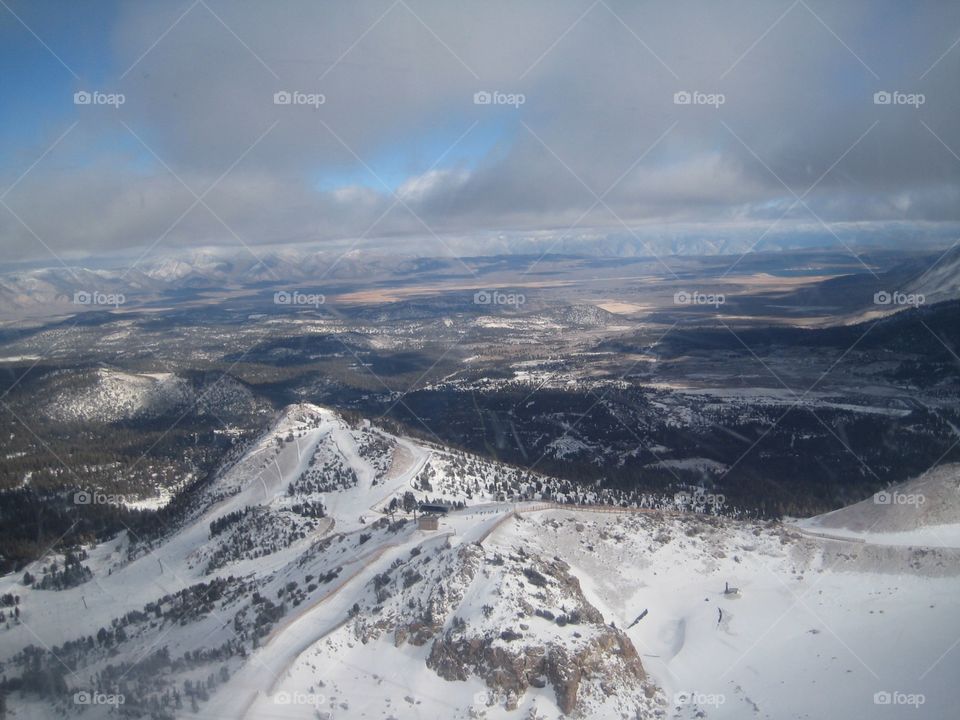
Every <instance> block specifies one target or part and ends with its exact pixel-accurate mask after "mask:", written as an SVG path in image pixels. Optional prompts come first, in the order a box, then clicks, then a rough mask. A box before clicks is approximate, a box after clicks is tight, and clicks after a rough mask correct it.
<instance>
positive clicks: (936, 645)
mask: <svg viewBox="0 0 960 720" xmlns="http://www.w3.org/2000/svg"><path fill="white" fill-rule="evenodd" d="M951 477H955V476H951V475H949V472H947V473H946V474H944V475H942V476H941V475H936V476H935V477H934V478H933V480H931V478H930V477H928V478H926V481H928V484H927V485H926V486H924V487H925V490H926V492H928V493H931V495H932V494H934V493H935V492H941V493H942V494H940V495H937V506H938V507H940V508H941V509H939V510H937V511H936V513H935V515H931V516H930V517H935V518H936V519H937V520H938V522H939V521H940V520H942V519H944V518H948V519H949V518H950V517H952V516H951V515H950V513H951V512H953V513H955V512H956V511H957V508H956V505H957V500H956V498H954V497H953V496H951V495H950V494H949V493H947V492H946V491H947V490H949V489H951V488H952V487H953V486H952V485H951V484H950V482H952V481H951V480H950V478H951ZM551 482H552V480H551V479H550V478H543V477H539V476H538V477H536V478H530V477H528V476H526V475H525V474H524V473H522V472H520V471H519V470H517V469H514V468H509V467H505V466H500V465H497V464H495V463H491V462H489V461H486V460H483V459H481V458H477V457H473V456H469V455H465V454H463V453H459V452H455V451H451V450H448V449H445V448H441V447H437V446H428V445H426V444H424V443H422V442H418V441H413V440H410V439H408V438H402V437H395V436H391V435H389V434H387V433H385V432H383V431H381V430H378V429H376V428H374V427H372V426H370V425H369V424H361V425H360V426H358V427H357V426H351V425H349V424H348V423H347V422H345V421H344V420H343V419H342V418H341V417H339V416H338V415H337V414H336V413H334V412H332V411H330V410H327V409H324V408H319V407H316V406H312V405H306V404H304V405H296V406H291V407H290V408H288V409H287V410H286V411H285V412H284V413H283V414H282V415H281V416H279V417H278V418H277V419H276V420H275V422H274V423H273V425H272V426H271V427H270V428H269V429H268V430H267V431H266V432H264V434H263V435H262V436H261V437H260V438H259V439H258V440H257V441H256V442H255V443H253V444H252V445H251V446H250V447H249V448H248V449H247V450H246V452H245V453H244V454H243V455H242V456H241V457H240V458H239V459H237V460H236V461H235V462H232V463H231V464H228V465H226V466H225V467H223V468H222V470H221V472H220V473H219V474H217V475H216V476H215V477H214V478H213V480H212V481H211V482H210V483H209V484H208V485H207V486H206V487H205V488H204V489H203V490H202V491H201V492H200V494H199V495H198V496H197V497H196V498H194V504H193V510H192V511H191V512H190V514H189V515H188V517H187V518H186V519H185V520H183V521H182V522H181V523H180V524H179V525H178V526H177V527H170V528H168V529H167V532H166V533H165V534H164V536H163V537H162V538H158V539H156V540H154V541H153V542H151V543H146V542H142V541H138V540H137V538H134V537H130V536H128V535H127V534H124V535H121V536H119V537H118V538H116V539H114V540H112V541H110V542H107V543H103V544H101V545H98V546H96V547H93V548H89V549H88V553H89V556H88V557H87V558H85V559H84V560H83V563H84V564H85V565H86V566H87V567H89V568H90V570H91V571H92V574H93V577H92V578H91V579H89V580H87V581H86V582H83V583H81V584H79V585H77V586H75V587H71V588H69V589H66V590H61V591H51V590H40V589H37V588H35V587H29V586H26V585H24V583H23V578H22V575H20V574H18V575H16V576H6V577H3V578H0V595H3V594H5V593H12V594H16V595H19V596H20V602H19V609H20V618H19V620H16V619H13V620H11V621H10V622H9V623H8V625H9V626H8V627H0V662H3V663H4V673H5V674H6V675H7V676H8V677H17V678H20V677H22V678H23V687H21V688H20V689H15V690H14V691H12V692H11V693H10V694H9V696H8V698H7V705H8V707H10V708H12V709H13V710H14V711H15V712H16V713H17V715H16V717H37V718H53V717H74V716H79V715H80V714H81V711H82V716H83V717H86V718H99V717H110V716H112V715H111V713H112V710H113V706H112V705H109V704H97V703H93V704H86V705H77V704H76V703H75V702H74V699H73V698H74V695H73V694H74V693H76V692H88V693H93V694H94V695H93V697H101V696H98V695H96V693H97V692H100V693H103V694H104V695H103V696H102V697H107V698H108V697H111V696H112V695H111V694H113V695H122V696H123V698H124V703H123V704H124V707H123V711H124V713H126V714H127V715H130V716H134V717H136V716H141V717H147V716H153V717H160V718H163V717H170V718H180V717H198V718H208V717H210V718H212V717H218V718H244V717H246V718H260V717H277V718H285V717H289V718H318V717H320V718H329V719H330V720H333V719H345V718H358V717H359V718H384V719H386V718H397V719H398V720H400V719H404V718H425V717H429V718H434V717H444V718H448V717H449V718H481V717H483V718H491V719H494V718H510V717H512V718H534V717H538V718H556V717H563V716H570V717H589V718H618V719H619V718H634V717H641V718H644V717H651V718H652V717H670V718H674V717H676V718H692V717H707V718H743V717H757V718H807V717H809V718H821V717H843V718H874V717H910V718H927V717H931V718H941V717H951V714H950V712H951V710H952V709H953V706H954V705H955V703H954V697H955V692H954V691H953V684H954V683H953V679H954V678H955V677H956V674H957V669H958V668H960V656H958V655H954V654H953V653H952V652H951V651H952V650H953V649H954V647H953V646H954V645H955V644H956V643H955V641H956V639H957V638H958V637H960V612H958V610H960V607H958V606H960V550H958V549H955V548H953V547H906V546H897V545H892V544H880V543H875V542H873V541H872V539H866V540H865V538H863V537H861V538H859V539H856V540H853V539H851V540H846V539H831V538H828V537H824V536H822V535H817V534H815V533H817V532H821V531H822V532H826V533H832V534H835V533H837V532H841V531H842V528H841V527H840V525H839V524H837V523H836V522H834V521H833V520H830V519H829V518H830V516H824V518H826V520H825V519H824V518H821V519H818V520H815V521H810V522H808V523H802V524H801V525H802V527H801V525H790V524H781V523H763V524H761V523H755V522H741V521H734V520H730V519H727V518H720V517H715V516H712V515H703V514H686V513H680V512H675V511H673V512H664V511H661V510H654V509H643V510H640V509H637V510H634V511H631V512H626V511H623V512H615V513H614V512H601V511H599V509H597V508H594V509H589V508H587V507H584V506H581V507H576V508H573V509H566V508H564V509H556V508H555V507H553V506H550V505H549V504H546V503H543V502H538V500H537V498H538V496H539V494H540V490H538V488H542V487H544V486H548V485H550V483H551ZM407 493H412V494H413V496H414V498H415V499H416V500H418V501H423V500H426V499H431V500H434V501H436V500H446V501H452V502H462V503H465V505H466V506H465V507H463V508H462V509H455V510H453V511H452V512H450V513H449V514H448V515H447V516H446V517H444V518H443V519H441V521H440V525H439V529H438V530H436V531H431V530H423V529H420V528H419V527H418V526H417V524H416V523H415V522H414V521H413V518H412V516H410V515H408V514H406V513H404V512H403V510H402V506H403V498H404V495H405V494H407ZM571 497H573V496H571ZM575 497H576V498H577V500H578V502H593V501H594V498H593V497H592V496H591V495H590V494H583V495H577V496H575ZM394 499H395V500H397V501H398V502H397V503H394V509H393V514H388V513H387V510H388V509H389V508H390V504H391V503H390V501H391V500H394ZM943 506H948V509H946V510H944V509H942V508H943ZM849 511H850V512H849V515H850V516H851V517H853V516H856V515H858V513H860V511H859V510H857V506H852V508H850V509H849ZM841 516H842V513H838V514H837V515H835V516H834V517H841ZM891 522H892V521H891ZM898 522H899V521H898ZM906 522H907V521H906V520H904V521H903V523H906ZM921 525H922V523H920V524H918V523H917V522H916V516H914V525H912V526H909V525H905V524H900V525H886V526H882V525H881V524H878V525H877V527H878V528H879V527H881V526H882V527H884V529H885V530H888V531H894V530H895V531H898V532H910V531H915V530H917V529H918V527H920V526H921ZM850 527H852V528H854V529H856V527H857V526H855V525H850ZM851 532H852V531H851ZM49 561H50V558H46V559H45V560H44V561H43V562H39V563H35V564H34V565H33V566H32V567H31V568H29V570H30V571H31V572H32V573H33V574H34V575H38V576H40V575H41V574H42V572H43V566H44V565H46V564H47V563H48V562H49ZM726 583H729V584H730V585H733V586H736V587H737V588H739V593H738V594H730V595H726V594H724V592H723V591H724V586H725V584H726ZM644 613H645V614H644ZM641 616H642V617H641ZM30 646H32V649H28V648H29V647H30ZM44 683H46V684H44ZM37 687H43V688H45V690H44V691H43V692H38V691H37V689H36V688H37ZM878 693H880V694H879V695H877V694H878ZM883 693H892V694H891V695H890V696H889V697H890V700H891V702H890V703H889V704H879V705H878V704H876V703H875V701H874V700H875V695H876V697H877V699H878V700H879V701H880V702H881V703H882V701H883V700H884V699H885V698H886V697H887V696H886V695H883ZM896 693H901V694H900V695H897V694H896ZM921 698H922V703H921V702H920V699H921Z"/></svg>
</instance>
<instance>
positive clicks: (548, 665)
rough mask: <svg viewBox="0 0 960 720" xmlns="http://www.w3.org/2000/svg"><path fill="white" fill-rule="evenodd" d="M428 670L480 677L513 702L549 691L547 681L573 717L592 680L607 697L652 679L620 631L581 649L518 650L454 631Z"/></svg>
mask: <svg viewBox="0 0 960 720" xmlns="http://www.w3.org/2000/svg"><path fill="white" fill-rule="evenodd" d="M427 665H428V666H429V667H431V668H433V669H434V670H435V671H436V672H437V674H438V675H439V676H440V677H442V678H443V679H445V680H466V679H467V678H468V677H469V676H470V675H471V674H474V675H478V676H480V677H482V678H483V679H484V680H485V681H486V683H487V685H488V686H489V687H490V688H491V689H493V690H495V691H496V692H497V693H498V694H502V695H504V696H506V697H508V698H509V697H515V698H516V697H521V696H522V695H523V694H524V693H525V692H526V690H527V688H529V687H531V686H533V687H543V686H544V684H545V683H544V682H543V680H542V679H543V678H546V681H547V682H549V684H550V685H551V686H552V687H553V689H554V692H555V693H556V697H557V706H558V707H559V708H560V710H561V711H562V712H564V713H565V714H568V715H571V714H577V711H578V709H579V708H578V699H579V696H580V688H581V684H582V683H583V682H584V680H585V679H587V678H589V679H594V680H597V681H598V682H599V684H600V686H601V689H602V690H603V692H604V693H605V694H607V695H612V694H613V693H614V692H615V691H616V689H618V688H621V689H622V688H623V687H624V686H627V687H629V685H630V684H631V683H633V684H637V685H638V686H640V687H642V686H643V683H644V681H645V679H646V676H645V674H644V671H643V666H642V665H641V663H640V658H639V656H638V655H637V651H636V649H635V648H634V647H633V643H631V642H630V639H629V638H627V636H626V635H624V634H623V633H622V632H620V631H619V630H614V629H607V630H605V631H602V632H601V633H600V634H599V635H598V636H596V637H595V638H593V639H592V640H591V641H590V642H589V643H587V644H586V645H585V646H582V647H580V648H578V649H576V650H568V649H567V648H566V647H564V646H562V645H555V644H545V645H534V646H526V647H524V648H521V649H518V650H516V651H514V650H512V649H510V648H504V647H497V646H495V640H494V639H493V638H489V637H479V636H472V637H465V636H464V635H463V634H462V633H458V632H457V631H455V630H449V631H447V632H445V633H444V634H443V636H441V637H439V638H437V640H435V641H434V643H433V647H432V648H431V650H430V655H429V657H428V658H427ZM508 709H509V708H508Z"/></svg>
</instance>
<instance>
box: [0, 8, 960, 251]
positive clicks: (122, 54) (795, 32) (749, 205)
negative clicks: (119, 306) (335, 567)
mask: <svg viewBox="0 0 960 720" xmlns="http://www.w3.org/2000/svg"><path fill="white" fill-rule="evenodd" d="M188 8H190V9H189V11H187V12H186V14H184V12H185V11H186V10H187V9H188ZM49 12H51V13H54V14H55V12H56V11H55V9H51V10H50V11H49ZM42 17H43V14H42V13H40V14H31V16H30V20H29V21H30V22H31V23H36V22H37V20H36V18H42ZM104 20H106V21H107V22H108V23H109V33H110V38H111V43H110V46H109V48H108V49H107V50H104V49H103V48H99V47H98V48H93V47H91V48H85V51H86V53H87V54H90V53H92V54H94V55H96V62H92V61H91V65H92V66H95V67H96V70H97V72H94V71H93V69H88V68H87V67H86V65H85V64H84V63H83V62H81V61H79V60H76V59H75V57H80V58H83V57H86V55H85V54H84V53H81V52H76V53H73V54H69V59H68V60H67V62H68V63H70V64H71V67H73V66H76V70H77V72H78V75H80V77H81V78H83V80H81V81H78V82H76V83H75V85H76V87H75V89H97V88H99V89H101V90H103V91H104V92H122V93H123V94H124V97H125V102H124V104H123V105H122V106H121V107H119V108H110V107H90V106H75V105H73V102H72V93H71V96H69V97H68V96H66V95H64V94H63V93H62V92H60V91H59V90H54V88H53V86H51V87H50V89H49V91H48V90H47V89H46V86H43V87H38V88H37V97H36V112H37V117H36V120H35V122H36V124H37V126H38V127H43V128H46V132H45V135H46V138H45V140H44V141H43V142H40V143H36V144H34V145H30V146H26V145H25V146H23V147H20V148H18V152H17V153H16V154H15V158H16V160H17V162H15V163H6V164H5V169H4V170H3V176H2V179H3V180H5V181H6V182H5V185H4V186H5V187H6V186H9V185H10V184H12V183H14V182H15V181H16V180H17V178H18V177H19V176H20V175H21V174H22V173H23V172H24V171H26V170H27V169H28V168H29V167H30V165H31V163H32V162H33V160H35V159H36V158H38V157H40V156H41V155H43V153H44V152H45V151H46V150H47V148H48V147H49V145H50V144H51V143H52V142H53V141H54V140H55V139H56V138H57V137H58V136H59V135H60V134H61V133H63V131H64V130H65V129H66V128H67V127H68V126H69V125H70V124H71V123H72V122H74V121H77V123H78V124H77V126H76V129H74V130H73V131H71V132H70V133H68V135H67V136H66V137H65V138H64V139H63V140H62V141H61V143H60V144H58V145H57V146H56V147H55V148H54V149H53V150H51V151H50V152H49V153H48V154H47V155H44V156H43V157H42V159H41V160H40V162H38V163H37V164H36V166H35V167H33V169H32V170H30V171H29V173H28V174H27V175H26V176H25V177H24V178H23V179H22V180H21V181H20V182H19V183H18V184H17V185H16V187H15V188H14V189H13V190H12V191H11V192H10V193H9V194H8V195H7V196H5V197H4V202H5V203H7V204H8V205H9V208H10V210H11V211H12V212H8V211H7V210H6V209H4V208H3V207H2V206H0V237H2V238H3V241H2V242H3V244H4V248H5V250H6V255H7V257H8V258H10V259H15V258H25V257H40V256H45V255H47V249H46V248H45V247H44V246H47V247H49V249H50V250H51V251H53V252H56V253H58V254H60V253H64V254H83V253H100V252H106V251H112V250H119V249H124V248H141V249H145V248H149V247H151V246H153V247H154V248H155V250H154V251H155V252H160V251H168V250H170V249H175V248H179V247H190V246H200V245H209V244H217V243H224V244H236V243H238V242H241V241H242V242H244V243H249V244H251V245H253V244H261V243H280V242H295V241H309V242H318V243H323V242H325V241H332V240H338V239H343V238H358V237H360V236H364V237H367V238H376V237H386V236H389V237H396V236H397V235H403V234H407V233H410V234H416V235H418V236H420V235H423V234H424V233H425V231H426V228H429V230H430V231H431V232H437V233H445V234H452V235H457V236H463V235H470V234H476V236H477V237H492V235H490V233H495V232H497V231H505V232H509V233H522V232H527V231H536V230H539V229H557V228H559V229H561V230H563V229H565V228H567V227H569V226H570V225H574V226H575V227H574V229H575V230H576V229H586V228H589V229H590V233H599V234H600V235H603V234H604V233H605V232H606V233H608V234H611V235H614V234H616V233H622V232H624V231H625V228H624V226H629V227H636V226H641V225H642V226H650V225H652V224H658V223H659V224H660V225H661V226H664V227H667V226H669V225H671V224H675V223H699V224H703V225H704V226H705V227H709V225H710V224H711V223H729V222H740V223H743V228H744V232H745V233H751V232H752V230H751V228H752V225H751V223H756V222H760V223H772V222H773V221H775V220H777V219H778V218H779V217H780V216H781V215H783V214H784V213H785V212H786V213H787V215H786V218H785V220H784V222H788V223H793V224H795V225H796V226H798V227H799V226H801V225H803V224H808V225H810V226H811V227H813V228H821V229H822V225H821V224H820V220H822V221H823V222H825V223H828V224H831V225H832V224H836V225H837V227H839V228H842V227H848V226H847V225H843V224H844V223H848V224H849V223H870V222H873V223H900V222H914V223H936V222H942V223H951V222H955V221H958V220H960V202H958V199H960V158H958V157H956V156H955V154H954V153H957V154H960V87H958V86H957V85H956V82H955V79H956V77H957V76H958V74H960V48H955V49H954V50H953V51H952V52H947V53H946V54H945V55H943V57H942V58H941V59H940V60H939V61H938V58H939V57H940V56H941V54H943V53H944V51H946V50H948V48H950V46H951V44H952V43H953V42H954V40H955V37H954V35H953V34H955V29H956V27H957V26H958V25H960V6H956V4H953V3H926V4H904V3H900V2H896V1H895V0H889V1H888V2H879V3H878V2H868V0H857V1H854V2H847V3H842V4H837V3H828V2H813V1H812V0H811V1H810V2H806V3H799V4H794V5H791V4H789V3H786V2H784V3H770V2H766V1H761V0H756V1H753V2H742V1H741V2H729V3H722V4H720V3H715V2H710V1H708V0H702V1H700V2H690V3H683V4H677V3H659V4H658V3H643V4H637V3H627V2H613V1H612V0H611V1H608V2H603V3H597V4H592V5H591V3H589V2H569V1H561V2H553V1H551V2H547V1H546V0H544V1H543V2H530V3H520V4H518V3H514V2H485V3H469V4H465V3H448V2H439V1H431V2H425V1H414V0H405V1H404V2H396V3H393V2H390V1H383V2H358V3H342V4H340V3H338V4H323V5H321V4H317V3H313V2H302V3H298V2H284V3H279V4H260V3H243V2H223V1H216V0H208V2H207V3H205V4H197V5H194V6H190V5H185V4H171V3H166V2H156V3H126V4H123V5H121V6H120V7H119V9H118V10H117V11H116V14H114V15H110V16H109V17H107V18H102V17H95V16H91V18H90V22H91V23H102V22H103V21H104ZM32 26H33V25H32ZM35 29H36V30H37V32H38V34H39V35H40V36H44V32H43V30H44V28H43V27H35ZM77 30H78V32H77V33H76V35H77V38H82V37H83V28H82V27H81V28H77ZM24 32H26V31H24ZM28 40H29V41H31V42H32V41H33V40H32V38H29V37H27V38H26V39H25V40H24V42H26V41H28ZM73 42H75V43H80V44H82V40H80V39H78V40H74V41H73ZM54 49H55V50H56V48H54ZM98 53H99V54H98ZM104 67H108V68H109V70H106V71H103V68H104ZM13 72H15V73H23V74H25V77H23V78H17V79H18V83H17V84H18V86H22V85H23V84H24V83H28V84H29V81H30V73H31V72H32V71H31V69H30V67H29V66H17V69H15V70H13ZM63 72H64V73H66V71H65V70H64V71H63ZM90 77H96V78H97V79H96V81H95V82H94V81H91V80H90V79H89V78H90ZM70 79H71V81H72V78H70ZM37 81H38V82H40V81H41V78H39V77H38V78H37ZM480 91H487V92H491V93H495V92H501V93H504V94H510V93H513V94H518V93H522V95H523V96H524V100H525V101H524V102H523V104H514V105H510V104H496V103H490V104H475V103H474V95H475V93H477V92H480ZM682 91H686V92H690V93H696V92H700V93H704V94H713V95H717V94H721V95H722V96H723V103H722V105H719V106H716V105H709V104H695V103H691V104H685V105H678V104H675V102H674V95H675V93H677V92H682ZM878 91H891V92H893V91H901V92H903V93H913V94H916V93H920V94H923V96H924V102H923V104H922V105H920V106H917V105H909V104H886V105H878V104H875V103H874V93H876V92H878ZM278 92H289V93H301V94H302V95H303V96H304V97H307V96H313V97H314V98H315V100H314V101H313V102H301V103H297V102H291V103H287V104H276V103H275V102H274V96H275V93H278ZM319 96H322V102H321V101H319V100H316V98H317V97H319ZM18 107H19V106H18ZM28 120H29V121H34V118H29V119H28V118H23V119H22V121H23V122H27V121H28ZM31 158H32V159H31ZM318 177H323V178H327V180H326V181H325V182H323V183H320V184H319V185H318V182H317V178H318ZM330 178H333V179H334V180H335V179H337V178H341V179H342V180H341V181H340V182H331V181H330ZM209 188H212V189H210V190H209V194H207V195H203V194H204V192H205V191H207V190H208V189H209ZM0 192H2V190H0ZM196 195H201V196H203V200H202V202H198V201H197V199H196ZM798 197H799V198H801V199H800V200H798ZM398 198H399V201H401V202H398ZM598 198H602V199H600V200H598ZM191 205H193V206H194V207H193V208H192V209H190V208H191ZM12 213H16V215H17V216H18V217H15V216H14V215H13V214H12ZM181 215H182V216H183V217H182V218H181ZM604 228H606V230H604ZM427 234H428V235H429V234H430V233H429V232H428V233H427ZM828 234H829V233H828ZM38 238H39V240H38ZM41 241H42V242H41Z"/></svg>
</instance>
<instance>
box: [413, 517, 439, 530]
mask: <svg viewBox="0 0 960 720" xmlns="http://www.w3.org/2000/svg"><path fill="white" fill-rule="evenodd" d="M417 527H419V528H420V529H421V530H437V529H439V527H440V516H439V515H434V514H432V513H430V514H428V515H421V516H420V519H419V520H417Z"/></svg>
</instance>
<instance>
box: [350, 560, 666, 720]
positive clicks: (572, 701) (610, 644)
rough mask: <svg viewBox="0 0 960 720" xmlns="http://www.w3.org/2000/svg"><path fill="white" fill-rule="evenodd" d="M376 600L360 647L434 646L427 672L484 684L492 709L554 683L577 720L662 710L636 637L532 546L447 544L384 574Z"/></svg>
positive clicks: (375, 587)
mask: <svg viewBox="0 0 960 720" xmlns="http://www.w3.org/2000/svg"><path fill="white" fill-rule="evenodd" d="M368 599H369V605H368V606H367V607H366V608H364V609H363V611H362V612H359V613H357V614H356V616H355V617H354V619H353V621H352V626H353V633H354V636H355V637H356V638H357V639H359V640H360V641H361V642H364V643H368V642H371V641H373V640H374V639H376V638H379V637H381V636H386V638H389V639H391V640H392V643H393V644H394V645H395V646H397V647H399V646H402V645H404V644H406V643H409V644H411V645H415V646H423V645H429V653H428V655H427V659H426V664H427V667H429V668H431V669H432V670H433V671H434V672H436V673H437V675H439V676H440V677H441V678H443V679H445V680H449V681H465V680H470V679H471V678H473V679H480V680H481V681H483V683H484V684H485V685H486V686H487V687H488V688H489V689H490V692H489V693H488V694H487V704H488V705H493V704H498V705H501V706H502V707H504V708H506V709H508V710H511V709H516V708H517V707H518V706H519V704H520V703H522V702H524V698H525V696H526V694H527V691H528V690H530V689H531V688H533V689H541V688H546V687H547V686H548V685H549V686H550V688H551V689H552V690H553V695H554V697H555V698H556V707H557V708H559V710H560V711H561V712H563V713H564V714H567V715H571V716H574V717H590V716H591V715H593V714H596V712H598V711H599V710H600V708H601V707H603V708H606V709H608V710H609V709H610V708H615V711H616V712H617V714H618V715H623V716H626V717H644V716H647V715H648V713H649V712H650V711H652V709H653V707H654V706H655V703H654V702H653V701H652V700H651V699H650V698H651V697H652V696H653V695H655V689H654V688H653V687H652V686H650V685H649V683H648V682H647V678H646V674H645V673H644V669H643V666H642V665H641V662H640V658H639V656H638V655H637V651H636V649H635V648H634V646H633V644H632V643H631V642H630V639H629V638H628V637H627V635H626V634H625V633H624V632H622V631H621V630H619V629H617V628H616V627H613V626H610V625H607V624H606V623H605V622H604V619H603V616H602V614H601V613H600V612H599V611H598V610H597V609H596V608H595V607H594V606H593V605H591V604H590V603H589V602H588V601H587V599H586V598H585V596H584V594H583V592H582V590H581V588H580V583H579V581H578V580H577V578H576V577H575V576H573V575H572V574H571V573H570V567H569V565H567V564H566V563H565V562H563V561H562V560H560V559H558V558H553V559H545V558H542V557H540V556H538V555H533V554H531V553H530V552H529V551H528V550H527V549H526V548H525V547H523V546H522V545H516V546H510V547H501V548H499V549H485V548H483V547H481V546H480V545H476V544H468V545H461V546H459V547H451V546H450V545H448V544H437V545H436V546H434V547H432V548H430V549H428V550H424V551H423V552H422V553H418V554H417V555H415V556H412V557H410V558H407V559H404V560H402V561H397V562H395V563H394V564H393V566H392V567H391V570H390V571H389V572H386V573H382V574H380V575H378V576H376V577H375V578H374V579H373V580H372V582H371V585H370V588H369V594H368ZM391 635H392V637H391ZM607 714H609V713H607Z"/></svg>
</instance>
